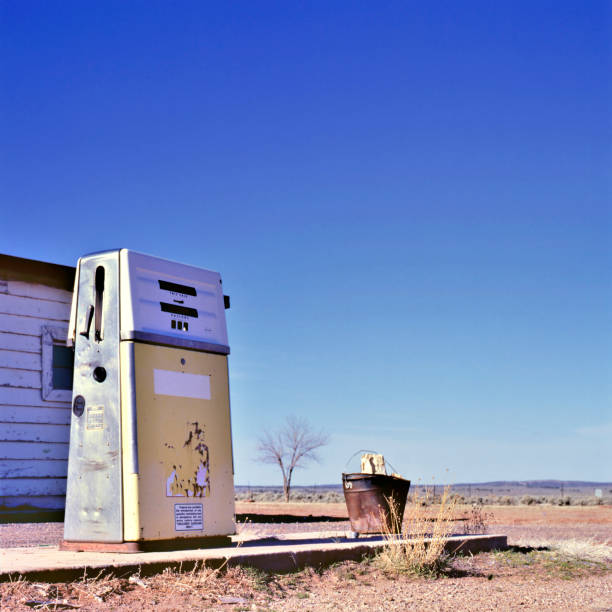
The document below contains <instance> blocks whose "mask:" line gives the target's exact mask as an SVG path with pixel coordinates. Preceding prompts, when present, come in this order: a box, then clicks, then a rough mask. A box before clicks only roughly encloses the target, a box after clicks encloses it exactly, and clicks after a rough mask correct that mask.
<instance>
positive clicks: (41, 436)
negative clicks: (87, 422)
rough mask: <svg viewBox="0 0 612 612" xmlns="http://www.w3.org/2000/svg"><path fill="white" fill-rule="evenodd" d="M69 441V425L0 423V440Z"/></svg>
mask: <svg viewBox="0 0 612 612" xmlns="http://www.w3.org/2000/svg"><path fill="white" fill-rule="evenodd" d="M69 441H70V426H69V425H50V424H48V423H0V442H60V443H64V444H68V442H69Z"/></svg>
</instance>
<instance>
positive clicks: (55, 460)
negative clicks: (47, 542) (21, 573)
mask: <svg viewBox="0 0 612 612" xmlns="http://www.w3.org/2000/svg"><path fill="white" fill-rule="evenodd" d="M71 300H72V293H71V292H70V291H65V290H63V289H58V288H54V287H48V286H46V285H41V284H35V283H28V282H22V281H11V280H9V281H5V282H3V284H2V286H1V287H0V506H4V507H5V508H15V509H16V510H18V509H19V507H23V508H27V509H29V511H31V510H32V509H40V510H46V509H54V510H57V509H60V510H61V509H63V507H64V503H65V493H66V473H67V467H68V466H67V459H68V442H69V439H70V414H71V412H70V402H69V401H57V400H55V401H47V400H45V399H44V398H43V390H42V389H41V387H42V382H43V372H42V369H43V363H42V332H43V328H49V327H51V328H59V329H61V330H64V329H67V327H68V319H69V318H70V303H71ZM46 337H48V336H46ZM45 367H47V366H45ZM45 397H49V395H48V394H47V393H46V392H45ZM55 397H57V395H56V396H55ZM18 511H20V510H18Z"/></svg>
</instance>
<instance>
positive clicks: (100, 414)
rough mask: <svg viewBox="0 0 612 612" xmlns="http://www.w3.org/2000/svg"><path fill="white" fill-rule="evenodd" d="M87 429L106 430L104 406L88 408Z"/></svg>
mask: <svg viewBox="0 0 612 612" xmlns="http://www.w3.org/2000/svg"><path fill="white" fill-rule="evenodd" d="M87 429H90V430H91V429H104V406H87Z"/></svg>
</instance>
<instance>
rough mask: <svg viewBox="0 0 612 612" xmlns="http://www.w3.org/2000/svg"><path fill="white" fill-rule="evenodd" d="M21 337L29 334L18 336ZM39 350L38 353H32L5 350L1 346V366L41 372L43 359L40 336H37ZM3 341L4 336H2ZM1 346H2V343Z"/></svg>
mask: <svg viewBox="0 0 612 612" xmlns="http://www.w3.org/2000/svg"><path fill="white" fill-rule="evenodd" d="M18 337H21V338H24V337H26V338H27V337H29V336H18ZM36 340H37V343H36V344H37V345H38V350H37V352H36V353H30V352H26V351H23V350H17V349H12V350H5V349H4V347H3V348H0V368H13V369H17V370H33V371H36V372H40V370H41V369H42V359H41V356H40V338H37V339H36ZM0 342H2V338H0ZM0 346H2V345H1V344H0Z"/></svg>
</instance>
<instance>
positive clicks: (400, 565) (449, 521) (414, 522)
mask: <svg viewBox="0 0 612 612" xmlns="http://www.w3.org/2000/svg"><path fill="white" fill-rule="evenodd" d="M431 495H432V494H431V491H430V490H429V489H425V491H424V492H419V489H415V490H414V493H413V494H412V496H411V498H409V504H408V507H407V509H406V510H407V513H406V515H405V518H404V523H403V525H402V527H401V529H397V530H395V529H386V530H385V533H384V534H383V535H384V538H385V540H386V542H385V546H384V547H383V548H382V550H381V551H380V552H379V553H378V554H377V556H376V559H375V563H376V564H377V565H378V567H379V568H380V569H382V570H383V571H386V572H394V573H411V574H417V575H421V576H422V575H425V576H439V575H440V574H442V573H443V572H444V570H445V569H446V568H447V567H448V566H449V562H450V556H449V555H448V554H447V552H446V543H447V542H448V537H449V536H450V534H451V533H452V529H453V525H454V519H455V505H456V503H457V501H456V498H454V497H453V496H451V495H450V487H448V486H447V487H445V488H444V492H443V494H442V495H441V496H440V501H439V507H438V511H437V512H436V514H435V516H434V517H433V519H432V518H431V517H430V513H428V512H427V511H426V508H427V506H429V504H430V500H431ZM389 507H390V511H391V517H390V519H391V520H390V523H391V525H397V524H398V511H397V506H396V504H395V503H394V501H393V500H390V503H389ZM383 524H384V522H383ZM398 532H399V533H398Z"/></svg>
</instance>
